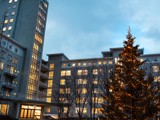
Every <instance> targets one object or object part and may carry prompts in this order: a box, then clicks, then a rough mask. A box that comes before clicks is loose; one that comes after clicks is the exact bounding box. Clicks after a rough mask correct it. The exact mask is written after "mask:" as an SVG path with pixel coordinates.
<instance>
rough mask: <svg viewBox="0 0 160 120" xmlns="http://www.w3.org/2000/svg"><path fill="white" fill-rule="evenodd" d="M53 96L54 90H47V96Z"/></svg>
mask: <svg viewBox="0 0 160 120" xmlns="http://www.w3.org/2000/svg"><path fill="white" fill-rule="evenodd" d="M51 95H52V89H51V88H50V89H48V90H47V96H51Z"/></svg>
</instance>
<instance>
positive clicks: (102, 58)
mask: <svg viewBox="0 0 160 120" xmlns="http://www.w3.org/2000/svg"><path fill="white" fill-rule="evenodd" d="M109 58H113V57H107V58H104V57H100V58H84V59H83V58H82V59H72V60H64V61H62V62H73V61H92V60H104V59H109Z"/></svg>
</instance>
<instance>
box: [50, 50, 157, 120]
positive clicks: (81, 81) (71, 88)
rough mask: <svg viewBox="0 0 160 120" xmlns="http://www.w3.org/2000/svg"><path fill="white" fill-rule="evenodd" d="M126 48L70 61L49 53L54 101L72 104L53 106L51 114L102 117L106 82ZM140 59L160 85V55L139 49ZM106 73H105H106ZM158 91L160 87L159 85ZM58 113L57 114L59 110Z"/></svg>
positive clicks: (51, 96)
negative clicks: (102, 93)
mask: <svg viewBox="0 0 160 120" xmlns="http://www.w3.org/2000/svg"><path fill="white" fill-rule="evenodd" d="M121 52H122V48H111V49H110V51H105V52H102V57H100V58H90V59H89V58H87V59H75V60H69V59H68V58H67V57H66V56H65V55H64V54H63V53H60V54H48V64H49V81H48V82H49V84H50V86H52V87H50V91H51V92H50V93H51V94H50V95H48V96H47V98H48V99H49V100H50V101H51V102H63V103H69V104H68V106H56V108H55V107H50V110H49V111H48V113H54V114H55V113H56V112H57V114H58V115H59V117H66V116H67V117H68V116H69V117H72V118H77V117H78V114H79V113H80V114H79V115H82V116H83V117H85V118H90V117H91V116H92V117H96V118H98V117H99V116H100V115H101V104H102V103H103V102H104V100H103V98H102V97H101V95H100V93H101V92H103V88H102V85H101V84H102V83H103V81H102V80H104V77H105V79H106V78H107V77H109V75H110V72H111V71H112V69H113V67H114V65H115V64H116V63H117V61H118V57H119V54H120V53H121ZM139 52H140V54H141V55H140V57H139V59H141V60H145V61H146V63H145V67H147V70H148V72H150V71H151V72H152V73H153V75H154V80H155V83H158V82H160V54H148V55H147V54H146V55H145V54H143V49H139ZM104 71H105V72H104ZM157 87H158V89H159V88H160V85H159V84H157ZM56 110H57V111H56Z"/></svg>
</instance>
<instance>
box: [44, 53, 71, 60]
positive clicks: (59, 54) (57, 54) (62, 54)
mask: <svg viewBox="0 0 160 120" xmlns="http://www.w3.org/2000/svg"><path fill="white" fill-rule="evenodd" d="M47 56H64V57H65V58H66V59H68V60H69V58H68V57H67V56H66V55H65V54H64V53H53V54H47Z"/></svg>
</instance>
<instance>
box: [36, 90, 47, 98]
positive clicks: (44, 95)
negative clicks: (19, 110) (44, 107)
mask: <svg viewBox="0 0 160 120" xmlns="http://www.w3.org/2000/svg"><path fill="white" fill-rule="evenodd" d="M38 96H39V97H40V98H46V96H47V92H45V91H40V90H39V91H38Z"/></svg>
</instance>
